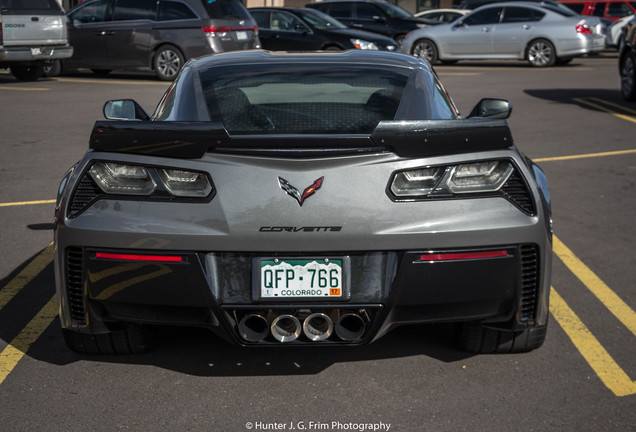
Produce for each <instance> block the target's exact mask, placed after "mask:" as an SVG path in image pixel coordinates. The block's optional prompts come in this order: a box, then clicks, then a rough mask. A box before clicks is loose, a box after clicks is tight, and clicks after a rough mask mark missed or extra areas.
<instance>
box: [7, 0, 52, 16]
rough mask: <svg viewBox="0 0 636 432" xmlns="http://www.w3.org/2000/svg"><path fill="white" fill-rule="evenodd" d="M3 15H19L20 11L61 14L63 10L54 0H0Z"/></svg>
mask: <svg viewBox="0 0 636 432" xmlns="http://www.w3.org/2000/svg"><path fill="white" fill-rule="evenodd" d="M0 7H2V13H3V14H4V15H20V14H22V13H29V14H32V13H41V14H49V15H61V14H64V11H63V10H62V8H61V7H60V5H59V4H58V3H57V1H55V0H0Z"/></svg>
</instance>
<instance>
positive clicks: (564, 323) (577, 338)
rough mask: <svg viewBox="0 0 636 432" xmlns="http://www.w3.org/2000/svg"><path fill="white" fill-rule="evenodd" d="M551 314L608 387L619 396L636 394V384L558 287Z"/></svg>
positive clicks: (553, 293) (553, 297)
mask: <svg viewBox="0 0 636 432" xmlns="http://www.w3.org/2000/svg"><path fill="white" fill-rule="evenodd" d="M550 312H552V316H554V318H555V319H556V320H557V322H558V323H559V325H560V326H561V328H563V330H564V331H565V333H566V334H567V335H568V337H569V338H570V339H571V340H572V343H574V346H576V348H577V349H578V350H579V352H580V353H581V355H582V356H583V358H585V360H586V361H587V362H588V364H589V365H590V366H591V368H592V369H593V370H594V372H595V373H596V375H598V377H599V378H600V379H601V381H603V384H605V385H606V386H607V388H609V389H610V390H611V391H612V392H613V393H614V394H615V395H616V396H629V395H633V394H636V382H634V381H632V379H631V378H630V377H629V376H628V375H627V374H626V373H625V371H624V370H623V369H621V367H620V366H619V365H618V364H617V363H616V361H614V359H613V358H612V356H610V355H609V353H608V352H607V350H606V349H605V348H603V346H602V345H601V344H600V343H599V341H598V339H596V337H594V335H593V334H592V333H591V332H590V330H589V329H588V328H587V327H586V326H585V324H583V322H582V321H581V320H580V319H579V317H578V316H577V315H576V313H574V311H573V310H572V309H571V308H570V307H569V306H568V305H567V303H566V302H565V301H564V300H563V298H561V296H560V295H559V294H558V293H557V292H556V290H555V289H554V287H551V289H550Z"/></svg>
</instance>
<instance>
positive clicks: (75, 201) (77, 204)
mask: <svg viewBox="0 0 636 432" xmlns="http://www.w3.org/2000/svg"><path fill="white" fill-rule="evenodd" d="M100 193H101V190H100V189H99V187H98V186H97V185H96V184H95V182H94V181H93V179H92V178H91V176H90V175H88V174H84V177H82V180H80V182H79V185H78V186H77V189H75V192H73V196H72V197H71V203H70V205H69V206H68V217H70V218H72V217H75V216H77V215H78V214H80V213H81V212H82V211H83V210H84V209H85V208H86V207H88V205H89V204H90V203H91V202H93V200H94V199H95V198H97V196H98V195H99V194H100Z"/></svg>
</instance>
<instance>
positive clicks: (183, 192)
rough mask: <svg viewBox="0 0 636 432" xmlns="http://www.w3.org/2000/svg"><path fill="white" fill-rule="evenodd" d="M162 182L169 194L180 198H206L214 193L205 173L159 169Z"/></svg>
mask: <svg viewBox="0 0 636 432" xmlns="http://www.w3.org/2000/svg"><path fill="white" fill-rule="evenodd" d="M157 172H158V173H159V177H160V178H161V182H162V183H163V184H164V186H165V187H166V189H168V192H170V193H171V194H172V195H174V196H178V197H206V196H208V195H209V194H210V192H212V185H211V184H210V181H209V180H208V177H207V176H206V175H205V174H203V173H198V172H193V171H185V170H180V169H170V168H161V169H158V170H157Z"/></svg>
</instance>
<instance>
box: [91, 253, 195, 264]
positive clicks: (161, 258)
mask: <svg viewBox="0 0 636 432" xmlns="http://www.w3.org/2000/svg"><path fill="white" fill-rule="evenodd" d="M95 258H99V259H107V260H117V261H146V262H183V257H181V256H175V255H141V254H120V253H108V252H97V253H96V254H95Z"/></svg>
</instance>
